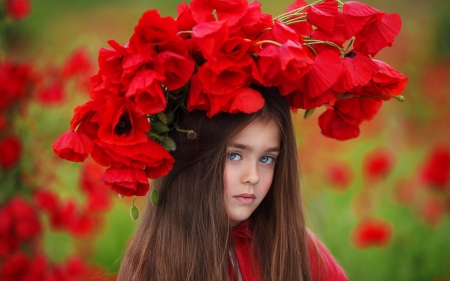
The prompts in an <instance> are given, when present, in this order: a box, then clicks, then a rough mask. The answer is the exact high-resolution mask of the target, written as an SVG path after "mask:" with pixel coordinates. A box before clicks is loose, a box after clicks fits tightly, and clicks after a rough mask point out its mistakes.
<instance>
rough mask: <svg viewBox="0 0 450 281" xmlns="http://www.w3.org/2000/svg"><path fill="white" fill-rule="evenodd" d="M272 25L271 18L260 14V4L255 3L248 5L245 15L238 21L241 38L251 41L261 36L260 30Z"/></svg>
mask: <svg viewBox="0 0 450 281" xmlns="http://www.w3.org/2000/svg"><path fill="white" fill-rule="evenodd" d="M272 25H273V22H272V16H271V15H269V14H264V13H262V10H261V3H260V2H257V1H252V2H250V3H248V6H247V12H246V14H245V15H244V16H243V17H242V18H241V19H240V20H239V26H240V27H241V32H242V33H243V35H244V36H243V37H244V38H249V39H253V40H254V39H256V36H258V35H260V34H261V32H262V30H265V29H266V28H270V27H272Z"/></svg>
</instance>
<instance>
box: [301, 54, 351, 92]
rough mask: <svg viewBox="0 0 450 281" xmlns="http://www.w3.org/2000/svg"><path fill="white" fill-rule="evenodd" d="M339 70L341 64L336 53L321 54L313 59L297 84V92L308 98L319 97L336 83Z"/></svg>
mask: <svg viewBox="0 0 450 281" xmlns="http://www.w3.org/2000/svg"><path fill="white" fill-rule="evenodd" d="M341 70H342V64H341V59H340V57H339V54H338V53H336V52H331V51H324V52H321V53H319V54H317V55H316V56H315V57H314V65H313V67H312V68H311V70H310V71H309V72H308V73H307V74H306V75H305V76H303V77H302V79H301V80H300V81H299V82H298V86H299V90H300V91H302V92H303V93H305V94H306V95H307V97H309V98H315V97H317V96H320V95H321V94H323V93H324V92H325V91H327V90H328V89H330V88H331V86H333V85H334V84H335V83H336V81H337V80H338V78H339V75H340V74H341Z"/></svg>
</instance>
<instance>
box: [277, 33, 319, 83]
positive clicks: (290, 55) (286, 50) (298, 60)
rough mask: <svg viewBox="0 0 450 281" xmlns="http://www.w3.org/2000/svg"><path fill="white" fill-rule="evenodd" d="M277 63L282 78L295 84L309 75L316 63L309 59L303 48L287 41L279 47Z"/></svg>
mask: <svg viewBox="0 0 450 281" xmlns="http://www.w3.org/2000/svg"><path fill="white" fill-rule="evenodd" d="M279 63H280V70H281V73H282V74H283V76H284V77H286V78H287V79H288V80H289V81H292V82H295V81H298V80H299V79H300V78H302V77H303V76H304V75H305V74H309V71H310V70H311V68H313V67H314V64H315V63H316V62H315V61H313V60H312V59H311V58H310V56H309V53H308V52H307V51H306V50H305V48H303V47H302V46H301V45H300V44H298V43H295V42H293V41H290V40H289V41H287V42H286V43H284V44H283V45H281V47H280V53H279Z"/></svg>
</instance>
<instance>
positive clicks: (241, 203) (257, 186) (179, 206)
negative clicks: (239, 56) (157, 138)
mask: <svg viewBox="0 0 450 281" xmlns="http://www.w3.org/2000/svg"><path fill="white" fill-rule="evenodd" d="M257 90H258V91H259V92H260V93H261V94H262V96H263V97H264V100H265V103H264V107H263V108H262V109H261V110H259V111H258V112H256V113H254V114H242V113H240V114H227V113H222V114H218V115H216V116H214V117H213V118H209V117H207V116H206V115H205V112H204V111H193V112H191V113H184V114H183V115H182V116H180V119H179V120H180V126H182V127H184V128H189V129H193V130H194V131H195V132H196V133H197V137H196V138H195V139H194V140H191V139H188V137H187V135H186V134H185V133H180V132H177V131H175V130H174V132H173V133H172V134H171V137H172V138H173V139H174V140H175V143H176V144H177V149H176V150H175V151H174V152H173V156H174V158H175V165H174V167H173V169H172V170H171V171H170V172H169V174H168V175H167V176H165V177H163V178H162V179H160V180H157V181H156V188H157V190H158V192H159V195H160V198H159V202H158V204H157V206H156V207H153V206H152V205H151V204H147V210H146V212H145V216H144V217H143V218H142V220H141V224H140V225H139V228H138V230H137V232H136V234H135V236H134V238H133V240H132V241H131V244H130V246H129V248H128V250H127V253H126V255H125V258H124V260H123V263H122V267H121V270H120V272H119V276H118V280H120V281H122V280H196V281H198V280H205V281H206V280H224V281H225V280H244V281H247V280H346V276H345V274H344V272H343V271H342V269H341V268H340V267H339V266H338V265H337V264H336V262H335V261H334V260H333V258H332V257H331V256H330V255H329V253H328V252H327V251H326V249H325V248H324V247H323V246H322V245H321V244H320V243H319V242H318V241H317V239H316V238H315V237H314V236H313V235H312V233H311V232H308V231H307V230H306V228H305V223H304V216H303V205H302V201H301V196H300V190H299V179H298V168H297V156H296V155H297V149H296V145H295V137H294V131H293V125H292V121H291V116H290V108H289V104H288V103H287V102H286V100H285V99H284V98H283V97H282V96H281V95H280V94H279V93H278V92H277V91H276V90H275V89H269V88H263V87H259V88H257ZM308 246H309V247H308ZM308 248H309V249H308Z"/></svg>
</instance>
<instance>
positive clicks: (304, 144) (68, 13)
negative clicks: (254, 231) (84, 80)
mask: <svg viewBox="0 0 450 281" xmlns="http://www.w3.org/2000/svg"><path fill="white" fill-rule="evenodd" d="M261 2H262V4H263V6H262V8H263V11H264V12H266V13H270V14H272V15H278V14H280V13H282V12H283V11H284V9H285V8H286V7H287V6H288V5H289V4H291V1H286V0H278V1H269V0H265V1H261ZM362 2H364V3H366V4H369V5H371V6H373V7H375V8H377V9H380V10H383V11H385V12H396V13H399V14H400V15H401V17H402V19H403V28H402V31H401V32H400V34H399V36H398V37H397V39H396V41H395V42H394V45H393V47H392V48H386V49H384V50H383V51H381V52H380V53H379V54H378V55H377V57H376V58H378V59H380V60H384V61H386V62H388V63H389V64H390V65H391V66H393V67H394V68H396V69H398V70H399V71H401V72H402V73H403V74H405V75H407V76H408V77H409V84H408V86H407V89H406V90H405V92H404V93H403V94H404V96H405V98H406V101H405V102H404V103H399V102H396V101H395V100H394V101H389V102H386V103H385V104H384V106H383V107H382V109H381V110H380V112H379V114H378V115H377V116H376V117H375V119H374V120H373V121H371V122H368V123H363V125H362V127H361V136H360V137H359V138H357V139H354V140H349V141H345V142H339V141H336V140H331V139H326V138H324V137H323V136H322V135H321V134H320V129H319V127H318V125H317V116H318V115H319V114H318V113H317V112H316V113H315V115H313V116H312V117H311V118H310V119H308V120H303V118H302V116H301V115H302V114H300V113H299V114H298V116H296V127H297V132H298V134H297V137H298V145H299V155H300V159H301V166H302V183H303V186H304V194H305V201H306V205H307V208H308V224H309V227H310V228H312V229H313V230H314V231H315V232H316V233H317V235H318V236H319V237H320V238H321V239H322V240H323V241H324V243H325V244H326V245H327V247H328V248H329V249H330V251H331V252H332V253H333V255H334V256H335V257H336V259H337V260H338V261H339V263H340V264H341V265H342V267H343V268H344V269H345V271H346V272H347V274H348V276H349V278H350V280H367V281H378V280H405V281H406V280H408V281H410V280H411V281H412V280H417V281H422V280H423V281H425V280H438V278H443V279H446V280H450V218H449V215H448V214H449V213H450V210H447V211H446V214H443V215H442V217H441V218H440V219H439V221H438V222H437V223H429V222H427V220H426V219H425V218H424V216H423V215H422V214H421V211H420V210H421V206H422V205H421V204H422V201H421V198H425V197H426V196H429V195H428V193H427V192H428V191H426V192H425V191H424V190H422V189H421V187H417V185H418V179H417V174H418V169H419V168H420V166H421V163H423V161H424V159H425V157H426V155H427V153H428V152H429V151H430V149H431V148H432V147H434V146H435V145H438V144H440V145H444V146H446V147H449V144H450V134H449V131H450V102H449V93H450V71H449V65H450V4H449V2H448V0H434V1H419V0H396V1H391V0H363V1H362ZM179 3H180V2H178V1H174V0H165V1H148V0H146V1H144V0H128V1H126V0H96V1H92V0H78V1H67V0H35V1H32V13H31V15H30V16H29V17H28V18H27V19H25V20H23V21H21V22H18V23H16V24H14V25H11V26H10V27H8V29H7V38H8V42H10V43H9V45H8V51H7V54H8V56H11V57H15V58H17V59H18V60H21V61H29V60H33V61H35V62H36V63H37V64H40V65H41V67H44V66H45V65H46V63H47V61H50V60H52V61H53V62H60V63H62V62H63V61H64V60H65V58H67V57H68V56H69V55H70V54H71V53H72V52H73V50H74V49H76V48H77V47H79V46H85V47H86V48H87V50H88V51H89V54H90V56H91V58H92V60H93V61H94V62H95V61H96V57H97V52H98V49H99V48H101V47H108V45H107V43H106V41H107V40H109V39H114V40H116V41H117V42H119V43H120V44H124V43H126V42H127V41H128V39H129V37H130V36H131V34H132V32H133V28H134V26H135V25H136V23H137V20H138V19H139V17H140V15H141V14H142V13H143V12H144V11H145V10H147V9H159V10H160V12H161V14H162V15H171V16H174V17H175V16H176V6H177V5H178V4H179ZM88 98H89V97H88V94H87V92H83V91H81V90H75V89H74V90H72V91H69V92H68V93H67V96H66V100H65V101H64V103H63V104H60V105H58V106H54V107H45V108H43V107H40V106H39V105H37V104H31V105H30V108H29V112H28V115H27V118H26V119H25V120H23V121H22V123H21V122H19V123H18V126H19V128H20V127H21V128H22V129H23V130H22V131H23V132H26V133H25V136H24V141H25V148H24V149H25V152H24V153H27V151H28V152H29V153H30V154H32V155H34V156H33V157H34V158H35V159H34V160H35V161H37V162H39V163H40V165H41V169H42V170H47V172H48V171H54V176H55V178H56V180H52V181H49V182H48V185H49V186H47V187H49V188H51V189H53V190H55V191H57V192H58V194H59V195H60V196H62V197H63V198H68V197H71V196H74V195H75V196H76V197H77V200H79V201H81V200H83V199H84V198H83V195H82V194H81V193H80V192H79V191H78V187H77V186H78V177H79V173H80V165H79V164H75V163H69V162H67V161H63V160H60V159H58V158H57V157H56V156H55V155H53V152H52V151H51V148H50V147H51V144H52V142H53V141H54V140H55V139H56V137H57V136H59V135H60V134H61V133H63V132H64V131H66V130H68V128H69V124H68V123H69V121H70V119H71V117H72V113H73V108H74V107H75V106H76V105H79V104H81V103H83V102H85V101H86V100H87V99H88ZM378 148H385V149H388V150H389V151H391V152H392V154H393V156H394V158H395V166H394V167H393V169H392V171H391V172H390V173H389V174H388V175H387V176H386V177H384V178H383V179H380V180H378V181H377V182H368V180H367V179H366V178H365V177H364V176H363V171H362V170H363V169H362V166H363V161H364V159H365V155H367V153H369V152H371V151H373V150H374V149H378ZM36 152H38V153H36ZM343 162H345V163H348V164H349V165H350V167H351V168H352V174H353V180H352V182H351V184H350V186H349V187H347V188H344V189H342V188H341V189H339V188H336V186H334V185H333V183H332V182H330V181H329V180H327V179H326V178H327V176H326V173H327V167H328V166H329V165H330V164H332V163H343ZM401 182H403V183H405V182H406V184H405V185H406V186H407V187H406V193H411V194H413V193H414V194H416V195H415V197H414V198H415V199H414V200H413V201H411V202H410V203H408V204H400V203H399V202H398V200H396V190H397V188H399V185H400V184H401ZM417 189H420V190H419V191H417ZM448 189H449V190H450V188H448ZM417 192H419V193H417ZM430 192H433V191H430ZM417 194H419V195H417ZM363 197H364V198H365V197H369V198H370V199H367V200H369V201H367V202H366V201H364V199H361V198H363ZM145 201H146V199H145V198H140V199H138V200H137V205H138V206H140V209H143V207H142V206H143V205H144V204H145V203H146V202H145ZM366 204H367V206H366ZM129 206H131V201H130V200H129V199H123V200H119V199H118V198H117V199H115V200H114V208H113V209H112V210H111V211H110V212H108V214H107V215H106V216H107V219H106V220H105V222H104V224H103V225H102V227H101V230H100V231H98V232H96V234H95V235H93V236H92V237H89V239H86V238H73V237H71V236H69V235H67V234H64V233H60V232H53V231H50V230H49V231H46V232H45V242H44V247H45V249H46V252H47V254H48V255H49V256H50V257H51V258H52V259H53V260H55V261H58V260H63V259H64V258H66V257H67V256H68V255H70V254H72V253H77V254H79V255H81V256H82V257H84V258H85V260H87V261H89V262H92V263H96V264H99V265H101V266H103V267H105V268H107V269H108V270H109V271H110V272H112V273H114V272H117V270H118V268H119V265H120V260H121V257H122V255H123V252H124V249H125V247H126V243H127V241H128V239H129V237H130V235H132V233H133V231H134V229H135V227H136V225H137V221H132V220H131V219H130V217H129V215H128V208H129ZM361 206H362V208H363V209H364V210H363V211H361V210H360V208H361ZM364 207H366V208H364ZM364 214H365V215H367V214H369V215H370V216H375V217H379V218H382V219H385V220H387V221H389V222H390V223H391V225H392V227H393V237H392V239H391V240H390V242H389V244H388V245H387V246H385V247H370V248H368V249H360V248H357V247H355V246H354V245H353V244H352V242H351V237H352V231H353V230H354V228H355V226H356V225H357V223H358V221H359V220H360V219H361V216H362V215H364ZM155 258H157V257H155Z"/></svg>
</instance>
